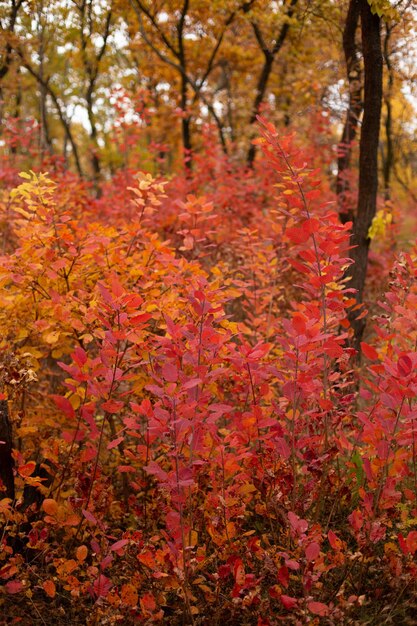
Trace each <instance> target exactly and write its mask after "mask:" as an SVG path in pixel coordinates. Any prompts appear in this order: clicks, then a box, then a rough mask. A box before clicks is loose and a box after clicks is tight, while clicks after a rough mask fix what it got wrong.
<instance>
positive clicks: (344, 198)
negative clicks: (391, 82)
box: [336, 0, 363, 224]
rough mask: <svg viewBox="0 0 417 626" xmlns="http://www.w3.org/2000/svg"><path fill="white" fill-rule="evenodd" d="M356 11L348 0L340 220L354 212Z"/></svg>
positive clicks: (358, 86) (358, 100)
mask: <svg viewBox="0 0 417 626" xmlns="http://www.w3.org/2000/svg"><path fill="white" fill-rule="evenodd" d="M359 15H360V5H359V0H351V1H350V4H349V10H348V14H347V17H346V23H345V28H344V31H343V51H344V55H345V62H346V71H347V79H348V84H349V106H348V110H347V113H346V120H345V125H344V127H343V133H342V138H341V140H340V143H339V146H338V160H337V181H336V193H337V197H338V204H339V215H340V220H341V222H342V223H343V224H346V222H350V221H352V220H353V216H354V210H353V207H352V206H351V205H350V203H349V200H350V198H349V192H350V185H349V178H348V176H349V170H350V167H351V157H352V143H353V141H354V140H355V138H356V135H357V131H358V125H359V117H360V115H361V113H362V109H363V101H362V70H361V59H360V55H359V50H358V46H357V44H356V31H357V29H358V25H359Z"/></svg>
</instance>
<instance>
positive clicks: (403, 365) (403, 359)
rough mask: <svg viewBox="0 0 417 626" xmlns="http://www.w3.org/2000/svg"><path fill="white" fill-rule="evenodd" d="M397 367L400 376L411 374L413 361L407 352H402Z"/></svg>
mask: <svg viewBox="0 0 417 626" xmlns="http://www.w3.org/2000/svg"><path fill="white" fill-rule="evenodd" d="M397 369H398V373H399V374H400V376H404V377H405V376H409V374H411V372H412V371H413V362H412V360H411V359H410V357H409V356H408V355H407V354H402V355H401V356H400V357H399V358H398V363H397Z"/></svg>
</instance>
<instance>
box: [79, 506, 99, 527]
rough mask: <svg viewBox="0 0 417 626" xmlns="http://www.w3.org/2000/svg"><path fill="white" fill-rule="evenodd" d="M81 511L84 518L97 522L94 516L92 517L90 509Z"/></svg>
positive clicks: (93, 522)
mask: <svg viewBox="0 0 417 626" xmlns="http://www.w3.org/2000/svg"><path fill="white" fill-rule="evenodd" d="M82 513H83V515H84V517H85V519H86V520H88V521H89V522H91V523H92V524H97V520H96V518H95V517H94V515H93V514H92V513H91V512H90V511H87V509H83V510H82Z"/></svg>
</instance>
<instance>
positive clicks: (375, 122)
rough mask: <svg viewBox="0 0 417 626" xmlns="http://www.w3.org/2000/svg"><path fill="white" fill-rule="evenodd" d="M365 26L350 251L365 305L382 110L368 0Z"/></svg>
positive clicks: (358, 324) (363, 1) (353, 281)
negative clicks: (361, 105) (351, 246)
mask: <svg viewBox="0 0 417 626" xmlns="http://www.w3.org/2000/svg"><path fill="white" fill-rule="evenodd" d="M359 5H360V11H361V13H360V14H361V23H362V49H363V62H364V73H365V97H364V115H363V122H362V129H361V139H360V153H359V193H358V208H357V214H356V217H355V220H354V224H353V228H352V236H351V245H353V246H355V247H354V248H353V249H352V251H351V257H352V259H353V261H354V264H353V265H352V266H351V268H350V269H349V274H350V281H349V287H353V288H354V289H356V291H357V293H356V300H357V302H358V303H361V302H362V301H363V292H364V286H365V278H366V270H367V265H368V252H369V243H370V240H369V237H368V232H369V227H370V226H371V224H372V220H373V218H374V216H375V213H376V202H377V192H378V142H379V129H380V121H381V107H382V49H381V20H380V18H379V16H378V15H376V14H375V15H374V14H372V12H371V7H370V6H369V4H368V1H367V0H359ZM356 316H357V311H355V312H352V313H351V315H350V321H351V324H352V326H353V329H354V345H355V347H356V348H358V346H359V344H360V341H361V338H362V334H363V330H364V327H365V322H364V320H363V319H361V320H357V319H355V318H356Z"/></svg>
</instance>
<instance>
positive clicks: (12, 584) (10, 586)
mask: <svg viewBox="0 0 417 626" xmlns="http://www.w3.org/2000/svg"><path fill="white" fill-rule="evenodd" d="M5 587H6V591H7V593H10V594H14V593H20V592H21V591H22V590H23V585H22V583H21V582H20V580H9V582H8V583H6V584H5Z"/></svg>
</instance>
